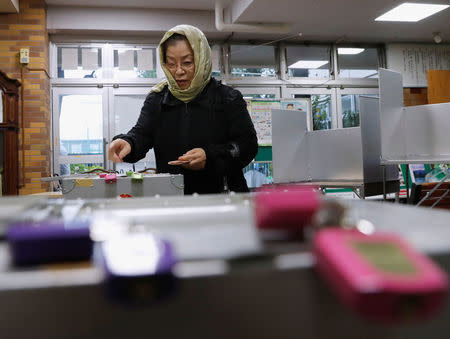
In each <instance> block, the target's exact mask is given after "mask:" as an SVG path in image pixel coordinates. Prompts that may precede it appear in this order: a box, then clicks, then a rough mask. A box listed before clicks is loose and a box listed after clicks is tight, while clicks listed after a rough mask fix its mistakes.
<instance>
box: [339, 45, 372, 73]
mask: <svg viewBox="0 0 450 339" xmlns="http://www.w3.org/2000/svg"><path fill="white" fill-rule="evenodd" d="M337 50H338V65H339V77H341V78H378V50H377V48H350V47H348V48H347V47H339V48H338V49H337Z"/></svg>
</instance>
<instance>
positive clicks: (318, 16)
mask: <svg viewBox="0 0 450 339" xmlns="http://www.w3.org/2000/svg"><path fill="white" fill-rule="evenodd" d="M239 1H244V0H225V1H223V2H224V5H225V7H229V6H232V5H233V3H234V4H236V3H237V2H239ZM405 1H406V0H253V1H251V0H245V2H246V3H249V5H248V6H247V7H246V6H244V8H245V7H246V8H245V9H244V10H243V11H242V12H241V13H240V15H239V16H238V17H237V18H236V19H237V20H236V21H235V23H274V22H282V23H291V24H292V25H293V29H292V31H291V32H290V34H287V35H286V34H285V35H280V34H257V33H234V34H233V37H232V39H233V40H248V39H255V40H256V39H265V40H275V39H280V38H285V37H286V36H293V35H295V34H296V33H298V32H300V33H302V37H301V38H299V37H296V38H291V39H289V40H296V41H327V42H336V41H337V42H339V43H345V42H349V43H350V42H380V43H385V42H429V43H431V42H432V35H433V32H441V36H442V38H443V43H450V24H449V23H450V8H448V9H446V10H444V11H442V12H440V13H438V14H435V15H433V16H431V17H429V18H426V19H424V20H422V21H419V22H417V23H399V22H375V21H374V19H375V18H376V17H378V16H379V15H381V14H383V13H384V12H386V11H387V10H389V9H392V8H394V7H395V6H397V5H399V4H401V3H403V2H405ZM408 1H409V2H421V3H438V4H450V1H449V0H408ZM46 3H47V4H48V5H49V6H52V5H59V6H61V5H70V6H74V5H76V6H82V7H88V6H92V3H93V1H92V0H77V1H76V2H74V1H72V0H46ZM95 6H96V7H110V8H111V7H129V8H159V9H171V10H173V11H174V12H181V11H182V10H186V9H189V10H194V11H195V10H202V11H205V10H207V11H211V18H214V0H126V1H124V0H96V1H95ZM215 33H216V34H215ZM217 33H218V32H217V31H216V32H209V33H208V32H207V35H208V37H211V36H216V37H217V36H223V37H225V36H228V35H229V33H220V34H219V35H217Z"/></svg>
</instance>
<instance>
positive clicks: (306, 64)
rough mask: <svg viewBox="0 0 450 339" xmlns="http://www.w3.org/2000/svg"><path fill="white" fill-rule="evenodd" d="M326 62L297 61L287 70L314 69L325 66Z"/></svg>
mask: <svg viewBox="0 0 450 339" xmlns="http://www.w3.org/2000/svg"><path fill="white" fill-rule="evenodd" d="M327 63H328V61H325V60H299V61H297V62H296V63H294V64H292V65H290V66H289V68H303V69H314V68H319V67H322V66H323V65H326V64H327Z"/></svg>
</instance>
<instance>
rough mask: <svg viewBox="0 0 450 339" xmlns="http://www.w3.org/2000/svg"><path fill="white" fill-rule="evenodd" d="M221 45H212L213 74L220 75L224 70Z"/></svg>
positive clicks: (214, 75)
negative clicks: (222, 69)
mask: <svg viewBox="0 0 450 339" xmlns="http://www.w3.org/2000/svg"><path fill="white" fill-rule="evenodd" d="M220 55H221V47H220V45H214V46H211V60H212V76H213V77H220V76H221V74H222V72H221V68H222V63H221V58H220Z"/></svg>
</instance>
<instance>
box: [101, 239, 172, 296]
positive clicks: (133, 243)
mask: <svg viewBox="0 0 450 339" xmlns="http://www.w3.org/2000/svg"><path fill="white" fill-rule="evenodd" d="M101 253H102V259H103V264H104V268H105V282H106V287H107V293H108V295H109V296H110V297H111V298H113V299H116V300H119V301H122V302H126V303H132V304H140V303H148V302H153V301H155V300H158V299H161V298H163V297H166V296H168V295H170V294H172V292H173V291H174V289H175V277H174V275H173V274H172V269H173V267H174V266H175V264H176V259H175V254H174V251H173V249H172V246H171V244H170V243H169V242H168V241H165V240H161V239H158V238H157V237H155V236H153V235H151V234H148V233H145V234H131V235H128V236H126V237H123V238H118V239H112V240H108V241H106V242H105V243H103V244H102V246H101Z"/></svg>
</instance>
